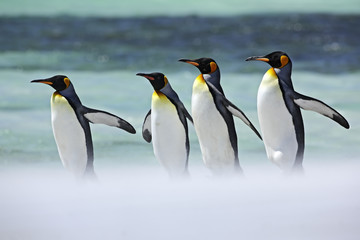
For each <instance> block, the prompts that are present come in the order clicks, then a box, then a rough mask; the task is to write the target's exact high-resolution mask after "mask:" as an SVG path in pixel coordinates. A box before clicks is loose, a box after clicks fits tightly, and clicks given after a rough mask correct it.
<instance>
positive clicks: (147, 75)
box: [136, 73, 155, 81]
mask: <svg viewBox="0 0 360 240" xmlns="http://www.w3.org/2000/svg"><path fill="white" fill-rule="evenodd" d="M136 76H142V77H145V78H147V79H148V80H151V81H154V80H155V78H154V77H152V76H150V74H146V73H137V74H136Z"/></svg>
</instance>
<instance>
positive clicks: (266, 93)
mask: <svg viewBox="0 0 360 240" xmlns="http://www.w3.org/2000/svg"><path fill="white" fill-rule="evenodd" d="M253 60H257V61H263V62H267V63H268V64H269V65H270V66H271V68H270V69H269V70H268V71H267V72H266V73H265V75H264V77H263V79H262V81H261V84H260V87H259V90H258V95H257V111H258V117H259V123H260V128H261V132H262V134H263V138H264V144H265V150H266V154H267V157H268V158H269V160H270V161H272V162H274V163H275V164H276V165H277V166H279V167H280V168H281V169H282V170H283V171H284V172H293V171H295V172H302V171H303V166H302V163H303V157H304V147H305V140H304V124H303V119H302V116H301V111H300V108H302V109H305V110H312V111H315V112H318V113H320V114H322V115H324V116H326V117H329V118H330V119H332V120H334V121H336V122H337V123H338V124H340V125H341V126H343V127H344V128H346V129H348V128H349V127H350V126H349V123H348V122H347V121H346V119H345V118H344V117H343V116H342V115H341V114H340V113H338V112H337V111H336V110H335V109H333V108H331V107H330V106H328V105H327V104H325V103H324V102H322V101H320V100H317V99H315V98H312V97H308V96H305V95H302V94H300V93H297V92H295V90H294V88H293V84H292V80H291V71H292V62H291V60H290V58H289V56H288V55H287V54H286V53H284V52H281V51H276V52H272V53H270V54H268V55H266V56H261V57H249V58H247V59H246V61H253Z"/></svg>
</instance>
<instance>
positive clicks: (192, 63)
mask: <svg viewBox="0 0 360 240" xmlns="http://www.w3.org/2000/svg"><path fill="white" fill-rule="evenodd" d="M179 62H185V63H189V64H191V65H194V66H195V67H198V66H199V63H197V62H195V61H194V60H190V59H179Z"/></svg>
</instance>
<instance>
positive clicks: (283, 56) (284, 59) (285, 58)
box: [280, 55, 289, 68]
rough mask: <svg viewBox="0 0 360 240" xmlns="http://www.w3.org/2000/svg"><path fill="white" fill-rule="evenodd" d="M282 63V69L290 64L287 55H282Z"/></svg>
mask: <svg viewBox="0 0 360 240" xmlns="http://www.w3.org/2000/svg"><path fill="white" fill-rule="evenodd" d="M280 62H281V67H280V68H282V67H284V66H286V64H288V63H289V58H288V57H287V56H285V55H282V56H281V57H280Z"/></svg>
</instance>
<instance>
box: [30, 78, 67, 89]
mask: <svg viewBox="0 0 360 240" xmlns="http://www.w3.org/2000/svg"><path fill="white" fill-rule="evenodd" d="M31 82H32V83H33V82H35V83H37V82H38V83H45V84H48V85H50V86H52V87H53V88H54V89H55V90H56V91H62V90H65V89H67V88H68V87H69V86H70V84H71V82H70V79H69V78H68V77H67V76H64V75H56V76H53V77H51V78H46V79H38V80H32V81H31Z"/></svg>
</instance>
